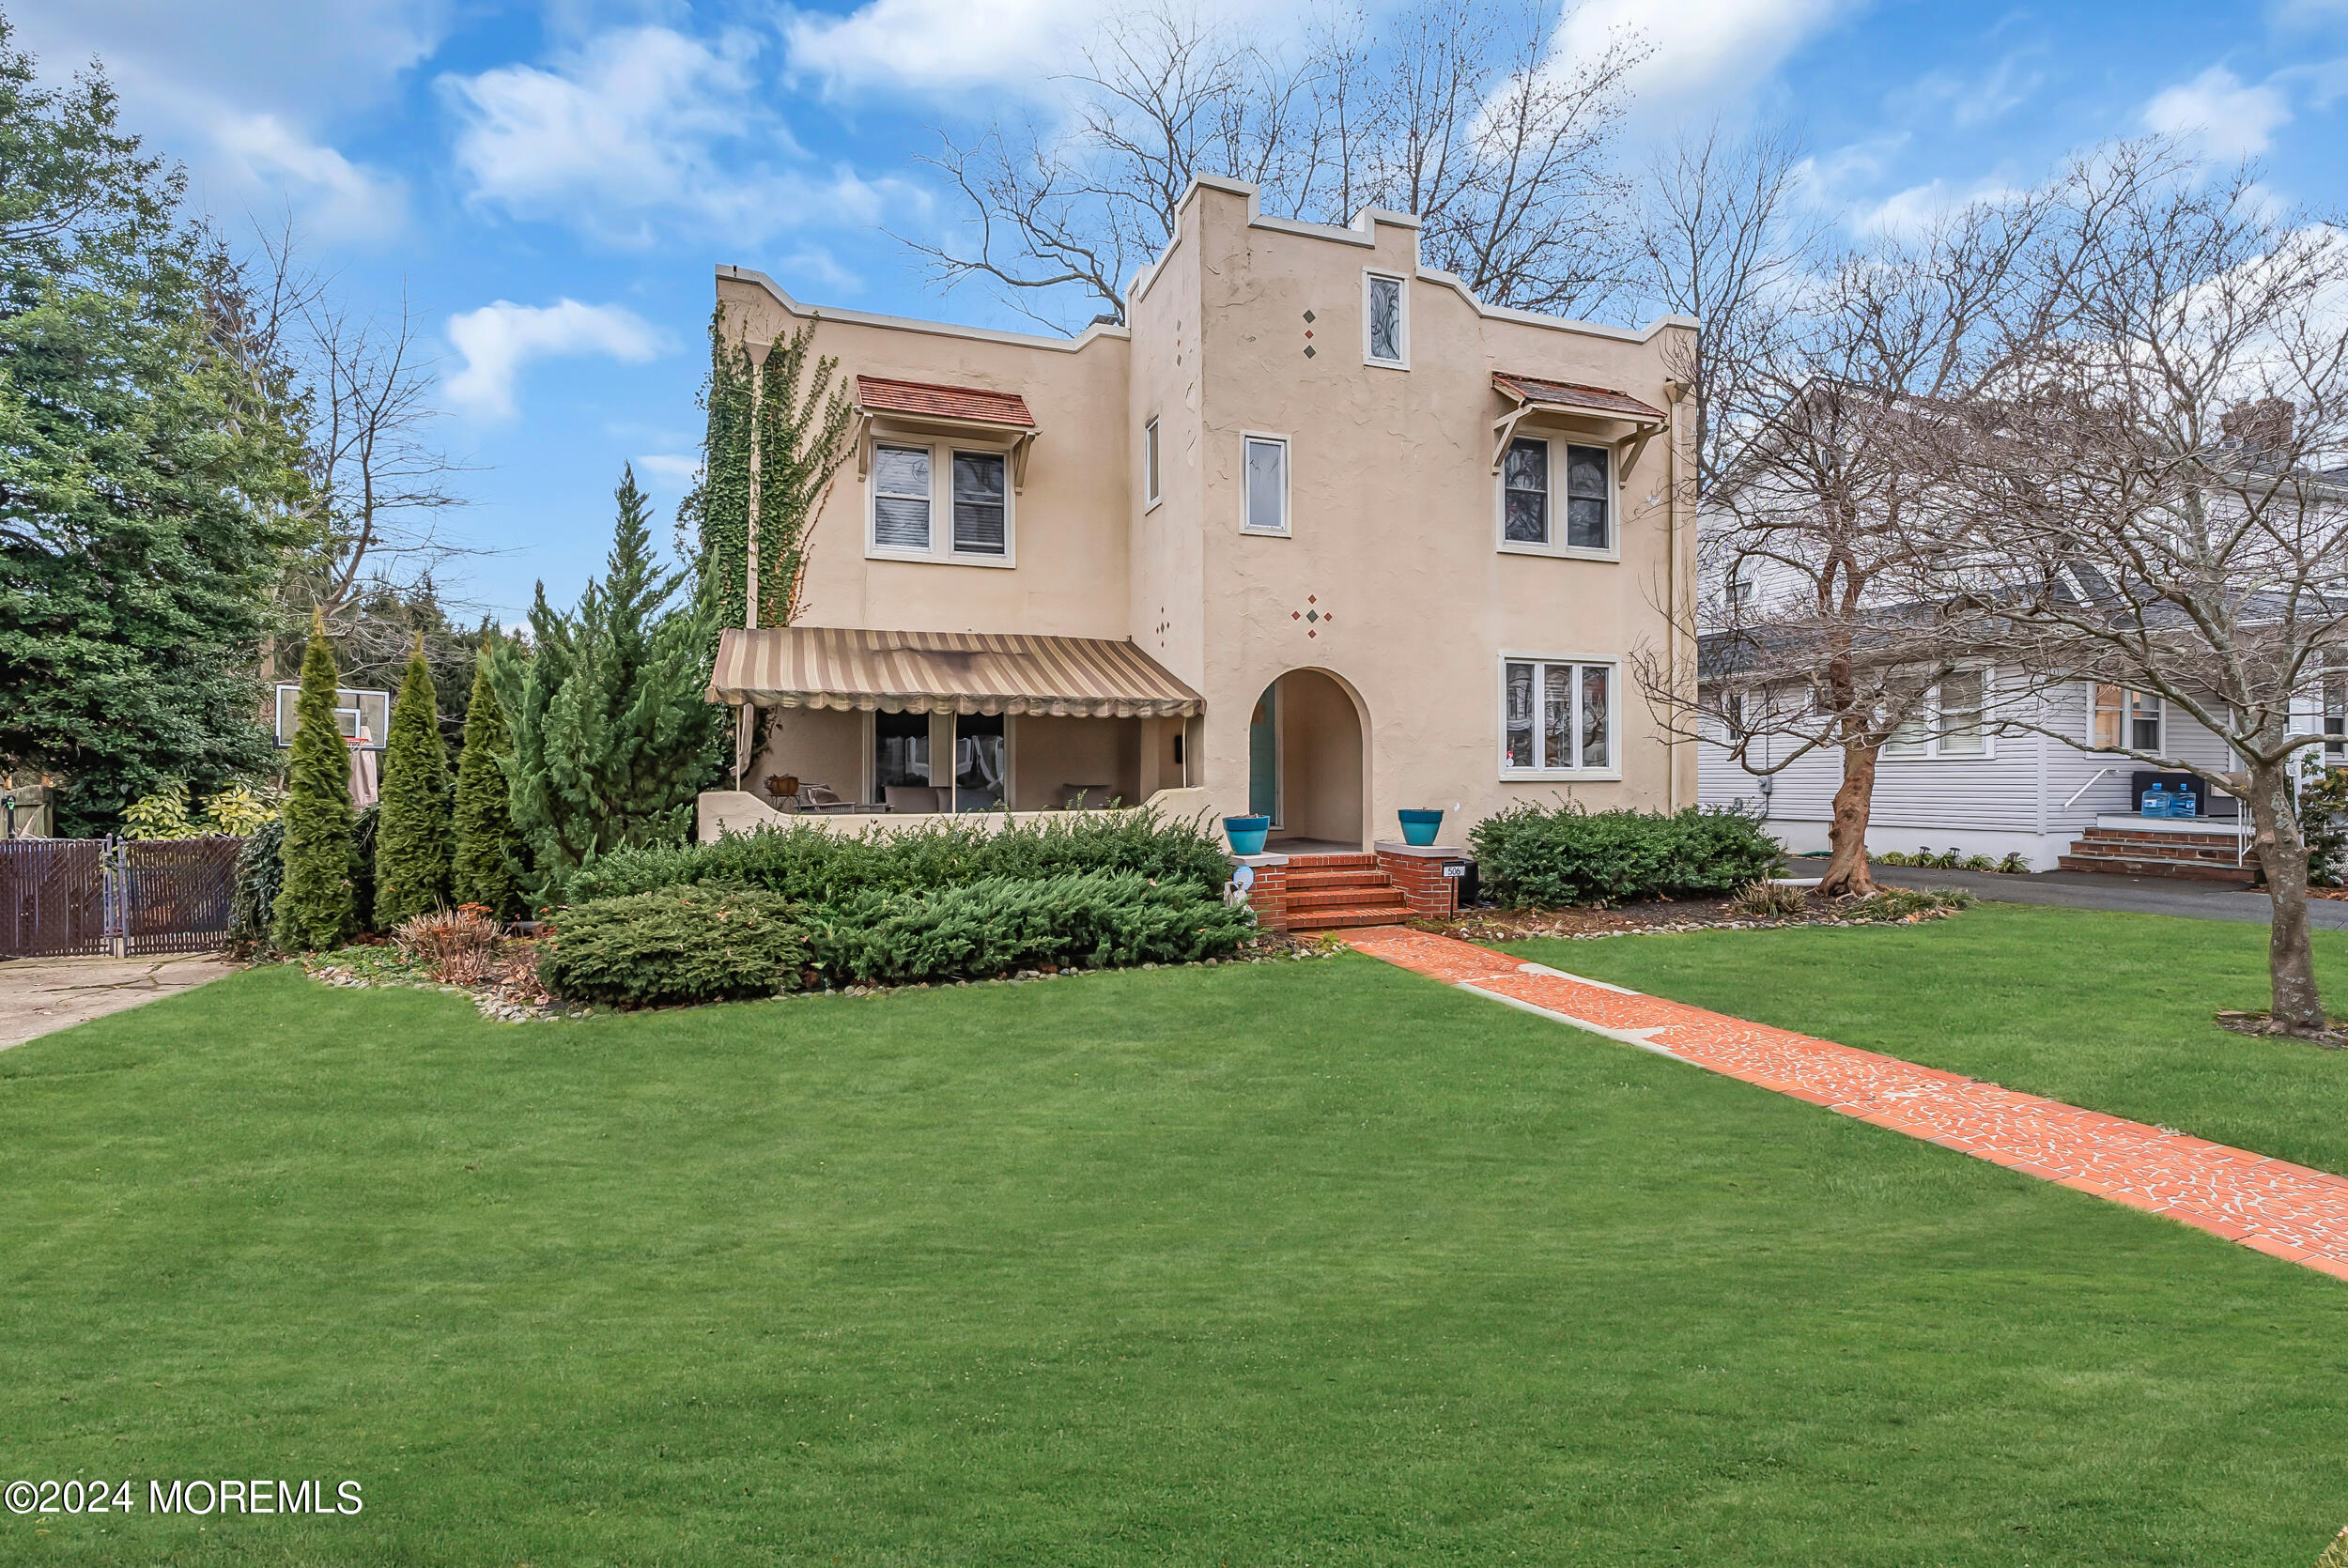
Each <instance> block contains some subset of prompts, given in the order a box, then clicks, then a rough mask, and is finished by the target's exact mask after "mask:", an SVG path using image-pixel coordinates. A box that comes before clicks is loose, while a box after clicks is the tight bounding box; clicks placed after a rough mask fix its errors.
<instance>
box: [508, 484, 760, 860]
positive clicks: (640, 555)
mask: <svg viewBox="0 0 2348 1568" xmlns="http://www.w3.org/2000/svg"><path fill="white" fill-rule="evenodd" d="M616 494H617V498H618V500H619V508H620V515H619V522H618V524H617V526H616V528H615V529H614V530H613V534H612V540H611V554H610V560H609V562H608V569H607V571H606V573H605V576H604V578H603V580H602V581H601V582H595V581H592V580H591V581H590V582H589V583H588V584H587V591H586V592H584V593H583V594H581V595H580V596H579V608H578V609H576V610H574V611H572V612H570V613H568V614H564V613H563V612H561V611H558V610H555V609H553V608H551V607H548V604H547V595H546V585H545V584H544V583H541V584H539V586H538V595H537V600H536V603H535V604H533V606H532V607H531V611H530V623H531V632H532V636H531V643H532V647H531V649H530V651H529V652H528V653H526V654H525V653H522V652H521V651H520V650H518V649H517V648H515V647H514V646H513V645H512V644H506V645H504V646H503V647H502V648H500V649H499V651H498V654H497V656H496V658H495V659H494V661H493V662H492V664H491V669H490V680H491V682H492V684H494V686H495V688H496V691H497V697H498V700H499V701H500V702H502V703H503V704H504V707H505V715H506V719H507V721H508V722H509V723H510V724H511V725H512V726H513V731H514V749H513V760H512V761H511V763H510V764H509V770H510V771H509V773H508V779H509V782H510V785H511V792H510V794H509V796H508V799H509V801H510V802H511V807H512V810H513V816H514V827H515V830H516V831H517V833H519V834H520V835H521V837H522V839H523V841H524V842H525V843H527V844H528V845H529V847H530V860H531V882H530V884H529V890H530V892H531V895H532V897H533V898H536V899H550V898H554V897H559V896H560V894H561V890H562V888H563V885H564V884H565V883H566V882H567V881H568V880H569V878H570V876H571V873H573V872H574V871H576V870H578V869H579V867H581V866H583V865H585V864H587V863H588V862H590V861H592V860H594V859H595V857H596V856H598V855H600V854H603V853H607V852H609V851H610V850H614V849H617V848H619V847H621V846H623V845H631V844H650V843H667V842H673V841H675V840H677V839H680V838H683V837H684V836H685V834H686V832H687V829H688V828H689V827H690V826H691V824H692V820H693V799H694V796H695V795H696V794H698V793H699V792H701V791H702V790H703V788H704V787H705V786H706V785H707V784H708V782H709V781H710V780H711V779H712V778H714V777H715V776H717V773H718V764H719V762H720V761H721V758H720V755H719V744H718V743H719V738H720V736H721V734H722V732H723V728H724V724H725V719H726V710H725V709H723V708H721V707H719V706H718V705H717V704H716V703H714V702H709V701H706V700H704V699H703V693H704V691H705V690H706V688H707V685H708V680H709V665H708V653H707V649H708V641H709V627H710V623H711V619H712V612H711V610H710V609H709V608H707V607H705V605H704V604H703V602H701V601H699V600H690V601H687V602H685V603H682V604H679V603H677V602H676V599H677V591H678V590H679V589H680V588H681V587H683V586H684V585H685V583H686V580H687V576H689V574H687V573H685V572H663V571H661V570H660V569H659V568H658V566H657V564H656V563H655V562H654V561H653V556H652V530H651V528H650V526H649V523H648V521H647V517H648V514H649V512H650V506H649V503H648V502H647V501H646V500H645V499H644V493H643V492H642V491H641V490H640V489H638V488H637V487H636V475H635V473H634V471H633V470H632V469H631V470H630V471H628V472H627V473H626V476H625V477H624V478H623V479H622V480H621V483H620V487H619V490H618V491H617V492H616Z"/></svg>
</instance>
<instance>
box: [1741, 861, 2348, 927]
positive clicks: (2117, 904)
mask: <svg viewBox="0 0 2348 1568" xmlns="http://www.w3.org/2000/svg"><path fill="white" fill-rule="evenodd" d="M1792 864H1793V865H1795V866H1800V865H1801V864H1803V862H1802V861H1800V860H1796V861H1794V862H1792ZM1810 864H1813V865H1818V866H1823V865H1825V864H1826V862H1825V861H1824V860H1823V859H1820V860H1816V861H1813V862H1810ZM1788 874H1790V875H1794V876H1800V875H1801V874H1802V873H1800V871H1789V873H1788ZM1875 878H1876V881H1877V882H1879V883H1884V884H1889V885H1891V886H1893V887H1962V888H1963V889H1965V890H1966V891H1967V892H1969V893H1972V894H1976V895H1978V896H1979V897H1981V898H1984V899H1996V900H1998V901H1999V902H2000V903H2009V904H2053V905H2055V906H2057V907H2058V908H2062V909H2116V910H2122V911H2124V912H2126V913H2128V914H2131V915H2183V916H2185V917H2186V919H2188V920H2233V921H2238V922H2241V923H2243V924H2245V925H2253V926H2263V925H2265V924H2266V922H2267V917H2268V913H2269V906H2268V904H2267V899H2266V895H2265V894H2263V893H2245V892H2242V891H2240V890H2239V889H2236V888H2232V887H2217V886H2212V885H2210V884H2207V883H2198V882H2182V881H2172V880H2170V878H2167V877H2112V876H2104V875H2101V874H2100V873H2095V872H2089V871H2035V872H2031V873H2030V874H2028V875H2024V876H2006V875H2002V874H2000V873H1999V872H1997V871H1926V870H1919V869H1916V868H1915V867H1912V866H1884V865H1880V864H1878V865H1877V867H1876V868H1875ZM2308 923H2309V925H2311V926H2314V927H2316V928H2318V929H2319V930H2336V931H2337V930H2348V903H2342V902H2340V901H2338V900H2335V899H2309V900H2308Z"/></svg>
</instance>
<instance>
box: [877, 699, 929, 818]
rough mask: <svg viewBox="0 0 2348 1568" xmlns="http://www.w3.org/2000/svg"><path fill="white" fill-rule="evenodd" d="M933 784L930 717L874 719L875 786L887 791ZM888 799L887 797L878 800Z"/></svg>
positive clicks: (882, 715)
mask: <svg viewBox="0 0 2348 1568" xmlns="http://www.w3.org/2000/svg"><path fill="white" fill-rule="evenodd" d="M928 782H930V715H927V714H874V715H873V785H874V787H875V789H876V790H881V791H885V790H887V789H888V788H889V787H890V786H891V785H895V786H898V787H901V788H902V787H905V786H919V785H923V784H927V783H928ZM878 798H885V797H878Z"/></svg>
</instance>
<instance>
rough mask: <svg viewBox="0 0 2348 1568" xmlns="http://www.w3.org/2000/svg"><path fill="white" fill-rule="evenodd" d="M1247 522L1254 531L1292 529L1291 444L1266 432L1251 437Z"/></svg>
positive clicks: (1248, 448)
mask: <svg viewBox="0 0 2348 1568" xmlns="http://www.w3.org/2000/svg"><path fill="white" fill-rule="evenodd" d="M1246 488H1247V496H1246V514H1245V526H1246V529H1247V531H1248V532H1250V533H1286V532H1287V531H1288V530H1289V444H1288V442H1286V441H1283V440H1279V439H1276V438H1271V437H1265V436H1250V437H1248V438H1247V478H1246Z"/></svg>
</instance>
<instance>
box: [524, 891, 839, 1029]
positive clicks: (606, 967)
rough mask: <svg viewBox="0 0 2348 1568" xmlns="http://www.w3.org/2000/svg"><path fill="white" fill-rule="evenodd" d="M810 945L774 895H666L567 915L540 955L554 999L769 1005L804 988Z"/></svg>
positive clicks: (597, 904)
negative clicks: (748, 1000) (753, 1000)
mask: <svg viewBox="0 0 2348 1568" xmlns="http://www.w3.org/2000/svg"><path fill="white" fill-rule="evenodd" d="M806 965H807V938H806V936H805V935H804V933H802V932H801V931H800V930H799V928H798V927H797V926H796V924H795V923H794V922H793V921H792V919H791V915H790V910H789V907H788V906H787V905H786V904H785V903H784V902H783V900H782V899H778V898H776V897H775V896H774V895H772V894H770V893H757V892H751V891H748V890H746V889H743V888H739V887H669V888H663V889H661V890H660V891H658V892H656V893H637V894H632V895H630V896H628V897H626V898H619V899H596V900H595V901H594V902H592V903H584V904H578V905H574V906H573V907H571V908H570V909H567V910H565V911H564V912H563V916H562V919H561V920H560V921H559V922H557V924H556V926H555V930H554V935H553V936H551V937H550V938H548V940H547V942H546V944H545V945H544V946H542V947H541V948H540V950H539V955H538V977H539V979H541V980H542V981H544V982H545V983H546V986H547V989H548V991H551V992H554V993H555V994H556V995H557V996H564V997H569V998H570V999H572V1000H574V1001H579V1002H608V1003H612V1004H616V1005H618V1006H621V1007H659V1006H662V1005H664V1004H670V1003H680V1002H727V1001H734V1000H738V999H740V998H742V997H748V996H772V995H774V994H775V992H779V991H791V990H795V989H796V988H797V986H798V984H799V977H800V972H801V971H802V970H803V969H804V968H805V967H806Z"/></svg>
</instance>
